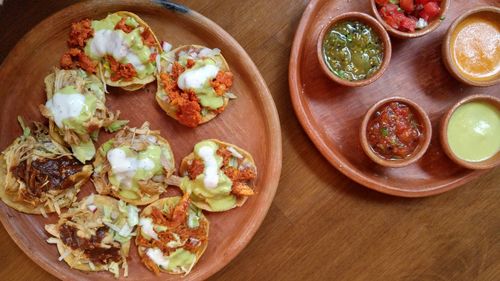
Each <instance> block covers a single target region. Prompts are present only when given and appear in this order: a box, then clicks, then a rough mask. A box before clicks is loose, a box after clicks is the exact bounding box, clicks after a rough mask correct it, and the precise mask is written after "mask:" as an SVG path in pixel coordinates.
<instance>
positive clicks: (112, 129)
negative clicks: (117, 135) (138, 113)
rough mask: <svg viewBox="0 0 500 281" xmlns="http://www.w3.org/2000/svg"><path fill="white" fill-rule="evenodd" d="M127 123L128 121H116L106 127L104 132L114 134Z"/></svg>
mask: <svg viewBox="0 0 500 281" xmlns="http://www.w3.org/2000/svg"><path fill="white" fill-rule="evenodd" d="M128 122H129V121H128V120H116V121H114V122H113V123H111V124H110V125H109V126H107V127H106V131H108V132H110V133H114V132H116V131H118V130H120V129H121V128H123V126H125V125H127V124H128Z"/></svg>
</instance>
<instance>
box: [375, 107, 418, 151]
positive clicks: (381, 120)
mask: <svg viewBox="0 0 500 281" xmlns="http://www.w3.org/2000/svg"><path fill="white" fill-rule="evenodd" d="M421 128H422V125H421V124H419V123H418V121H417V118H416V117H415V114H414V113H413V112H412V110H411V109H410V108H409V107H408V106H407V105H406V104H404V103H400V102H391V103H389V104H386V105H384V106H382V107H381V108H379V109H378V110H377V111H376V112H375V114H373V116H372V117H371V119H370V121H369V122H368V126H367V132H366V135H367V138H368V143H369V144H370V146H371V148H372V149H373V151H375V153H377V154H378V155H379V156H381V157H382V158H384V159H404V158H406V157H408V156H410V155H411V154H412V153H413V152H414V151H415V149H416V148H417V146H418V144H419V140H420V138H421V137H422V134H421Z"/></svg>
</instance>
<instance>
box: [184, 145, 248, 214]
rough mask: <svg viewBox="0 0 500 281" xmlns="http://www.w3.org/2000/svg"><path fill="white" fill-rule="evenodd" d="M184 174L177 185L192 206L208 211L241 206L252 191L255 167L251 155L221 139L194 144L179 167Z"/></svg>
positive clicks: (220, 210)
mask: <svg viewBox="0 0 500 281" xmlns="http://www.w3.org/2000/svg"><path fill="white" fill-rule="evenodd" d="M179 174H180V175H181V176H184V178H183V180H182V181H181V183H180V188H181V189H182V190H183V191H184V192H186V193H189V194H190V196H191V200H192V202H193V204H194V205H195V206H197V207H198V208H200V209H203V210H206V211H210V212H222V211H227V210H230V209H232V208H235V207H241V206H242V205H243V204H244V203H245V202H246V200H247V199H248V197H249V196H252V195H254V194H255V191H254V179H255V178H256V176H257V167H256V166H255V162H254V160H253V157H252V155H250V153H248V152H247V151H245V150H244V149H242V148H239V147H237V146H235V145H233V144H229V143H226V142H223V141H220V140H216V139H210V140H204V141H201V142H199V143H197V144H196V145H195V147H194V151H193V152H192V153H190V154H189V155H188V156H186V157H184V159H182V162H181V166H180V168H179Z"/></svg>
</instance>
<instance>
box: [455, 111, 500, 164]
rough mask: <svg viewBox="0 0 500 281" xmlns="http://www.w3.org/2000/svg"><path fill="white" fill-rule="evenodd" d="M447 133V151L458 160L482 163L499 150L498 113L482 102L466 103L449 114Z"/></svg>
mask: <svg viewBox="0 0 500 281" xmlns="http://www.w3.org/2000/svg"><path fill="white" fill-rule="evenodd" d="M447 131H448V134H447V138H448V143H449V144H450V148H451V150H452V151H453V153H455V155H456V156H457V157H458V158H460V159H463V160H465V161H469V162H480V161H483V160H486V159H488V158H491V157H493V156H494V155H495V154H496V153H497V152H498V151H499V150H500V111H499V110H498V109H497V108H496V107H495V106H493V105H492V104H489V103H486V102H469V103H466V104H464V105H461V106H460V107H458V108H457V109H456V110H455V112H454V113H453V114H452V115H451V118H450V121H449V123H448V130H447Z"/></svg>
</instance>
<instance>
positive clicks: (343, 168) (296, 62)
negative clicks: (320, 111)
mask: <svg viewBox="0 0 500 281" xmlns="http://www.w3.org/2000/svg"><path fill="white" fill-rule="evenodd" d="M318 2H320V0H312V1H311V2H309V4H308V5H307V7H306V9H305V11H304V13H303V14H302V17H301V19H300V23H299V26H298V28H297V31H296V32H295V37H294V40H293V45H292V50H291V52H290V61H289V68H288V86H289V87H290V96H291V99H292V105H293V109H294V111H295V114H296V115H297V117H298V119H299V122H300V124H301V125H302V128H304V130H305V131H306V133H307V135H308V136H309V138H310V139H311V141H312V142H313V143H314V145H315V146H316V148H317V149H318V150H319V151H320V153H321V154H322V155H323V156H324V157H325V158H326V159H327V160H328V162H330V164H331V165H333V166H334V167H335V168H336V169H337V170H339V171H340V172H341V173H342V174H344V175H346V176H347V177H349V178H350V179H352V180H354V181H355V182H357V183H359V184H361V185H363V186H366V187H368V188H370V189H373V190H376V191H379V192H382V193H385V194H389V195H395V196H401V197H425V196H431V195H437V194H440V193H443V192H446V191H448V190H451V189H453V188H455V187H458V186H460V185H462V184H465V183H467V182H469V181H471V180H473V179H475V178H477V177H479V176H481V175H483V174H485V173H487V172H488V171H489V170H484V171H476V172H473V173H470V174H468V175H467V176H465V177H462V178H459V179H457V180H454V181H451V182H446V183H444V184H439V185H437V186H432V187H430V186H427V187H426V186H422V188H420V189H419V190H416V191H410V190H401V189H397V188H394V187H393V186H391V185H387V184H384V183H381V182H377V181H374V180H371V179H369V178H367V177H365V176H364V175H363V173H361V172H359V171H357V170H356V169H354V168H353V167H352V165H350V164H346V162H343V161H342V160H341V159H340V157H339V156H337V155H336V154H335V153H334V152H332V151H331V150H330V149H329V148H328V145H327V144H326V143H325V142H324V141H323V139H322V137H321V135H320V133H319V132H318V131H317V130H315V129H314V125H313V124H312V122H311V120H310V119H309V117H308V115H307V113H306V112H305V110H304V105H303V103H302V101H301V99H300V97H299V96H300V95H301V94H303V93H302V91H301V85H300V81H299V77H300V65H301V60H300V57H301V55H302V52H303V44H302V43H303V40H304V38H305V31H306V28H307V26H308V24H309V23H310V22H311V21H312V20H311V19H310V18H311V15H312V13H313V12H314V11H315V9H316V6H317V5H318Z"/></svg>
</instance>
